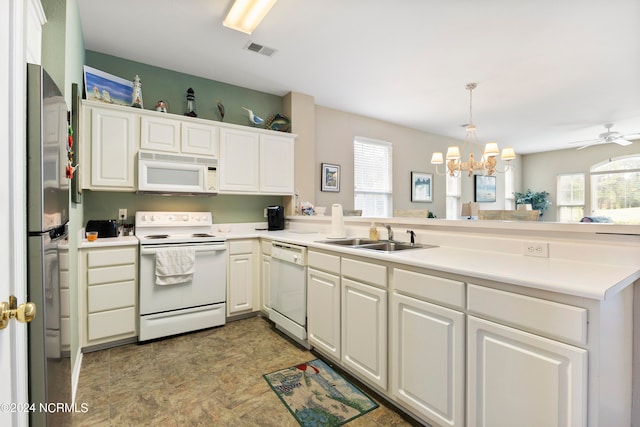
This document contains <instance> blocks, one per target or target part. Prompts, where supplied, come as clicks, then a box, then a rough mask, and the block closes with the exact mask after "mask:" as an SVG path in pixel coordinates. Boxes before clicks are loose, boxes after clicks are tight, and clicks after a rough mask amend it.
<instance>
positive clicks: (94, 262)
mask: <svg viewBox="0 0 640 427" xmlns="http://www.w3.org/2000/svg"><path fill="white" fill-rule="evenodd" d="M79 253H80V267H79V269H78V272H79V274H80V280H79V283H80V286H81V292H80V295H81V307H82V310H81V325H82V333H81V341H82V342H81V346H82V347H87V346H92V345H98V344H100V345H105V344H108V343H110V342H114V341H119V340H122V339H126V338H133V337H136V336H137V335H138V325H137V318H138V317H137V312H138V303H137V301H138V285H137V283H138V247H137V246H124V247H111V248H95V249H80V251H79Z"/></svg>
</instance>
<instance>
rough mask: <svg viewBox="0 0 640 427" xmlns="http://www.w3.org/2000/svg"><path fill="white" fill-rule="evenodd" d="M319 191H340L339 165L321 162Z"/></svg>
mask: <svg viewBox="0 0 640 427" xmlns="http://www.w3.org/2000/svg"><path fill="white" fill-rule="evenodd" d="M321 182H322V186H321V188H320V190H321V191H336V192H337V191H340V165H332V164H329V163H322V177H321Z"/></svg>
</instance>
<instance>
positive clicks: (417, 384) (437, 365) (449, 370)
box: [389, 293, 465, 426]
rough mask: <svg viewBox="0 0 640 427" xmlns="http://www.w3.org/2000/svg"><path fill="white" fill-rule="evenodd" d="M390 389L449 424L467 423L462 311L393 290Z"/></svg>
mask: <svg viewBox="0 0 640 427" xmlns="http://www.w3.org/2000/svg"><path fill="white" fill-rule="evenodd" d="M390 323H391V328H390V331H389V334H390V340H391V351H390V355H391V356H390V357H391V376H390V377H391V382H392V386H391V390H392V392H393V394H394V396H395V397H396V398H397V399H399V400H401V401H402V402H403V403H404V404H406V405H409V406H410V407H411V408H413V409H414V410H416V411H417V412H418V413H419V414H423V415H424V416H426V417H428V418H429V419H432V420H434V421H436V422H437V423H438V424H442V425H446V426H463V425H464V394H465V393H464V387H465V374H464V360H465V352H464V351H465V334H464V327H465V325H464V314H463V313H462V312H460V311H456V310H451V309H448V308H445V307H441V306H438V305H435V304H430V303H428V302H426V301H420V300H418V299H415V298H411V297H408V296H405V295H400V294H397V293H394V294H393V296H392V308H391V322H390Z"/></svg>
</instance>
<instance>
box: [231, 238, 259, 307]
mask: <svg viewBox="0 0 640 427" xmlns="http://www.w3.org/2000/svg"><path fill="white" fill-rule="evenodd" d="M253 244H254V241H253V240H237V241H230V242H229V264H228V265H229V274H228V275H227V277H228V279H227V280H228V282H227V315H229V316H231V315H235V314H242V313H247V312H252V311H255V310H258V304H257V303H256V300H257V298H258V295H259V291H258V289H256V287H257V285H258V280H257V277H256V264H255V262H256V261H255V260H256V258H255V255H254V250H253Z"/></svg>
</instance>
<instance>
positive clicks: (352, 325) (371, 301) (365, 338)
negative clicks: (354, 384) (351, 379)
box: [341, 277, 387, 389]
mask: <svg viewBox="0 0 640 427" xmlns="http://www.w3.org/2000/svg"><path fill="white" fill-rule="evenodd" d="M341 342H342V362H343V363H344V364H345V365H346V366H347V367H349V368H351V369H353V370H354V371H355V372H357V373H359V374H361V375H362V376H363V377H364V378H367V379H368V380H369V381H371V382H372V383H374V384H376V385H378V386H380V387H381V388H383V389H386V388H387V291H385V290H384V289H379V288H375V287H373V286H369V285H365V284H363V283H359V282H355V281H353V280H350V279H345V278H344V277H343V278H342V340H341Z"/></svg>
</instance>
